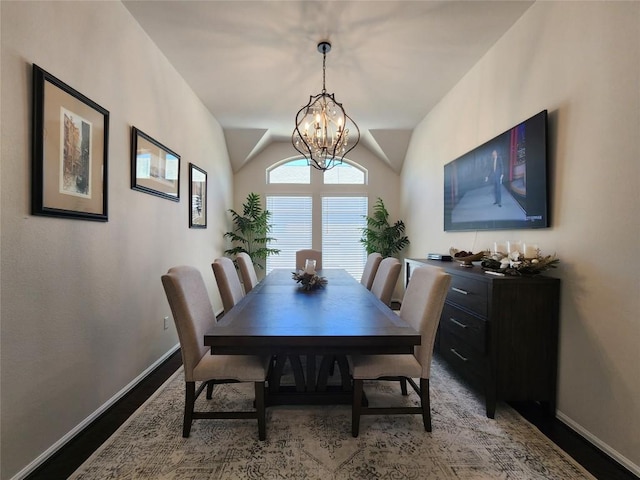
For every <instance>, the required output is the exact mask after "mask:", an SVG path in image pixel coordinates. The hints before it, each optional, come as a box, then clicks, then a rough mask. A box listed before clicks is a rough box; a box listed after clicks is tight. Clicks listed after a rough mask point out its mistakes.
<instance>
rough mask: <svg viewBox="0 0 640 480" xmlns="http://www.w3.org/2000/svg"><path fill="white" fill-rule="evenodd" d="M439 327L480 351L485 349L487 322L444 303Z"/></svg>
mask: <svg viewBox="0 0 640 480" xmlns="http://www.w3.org/2000/svg"><path fill="white" fill-rule="evenodd" d="M440 328H441V329H443V330H446V331H447V332H449V333H451V334H452V335H454V336H456V337H458V338H460V339H461V340H462V341H463V342H464V343H467V344H469V345H471V346H472V347H473V348H474V349H476V350H477V351H478V352H480V353H485V352H486V351H487V345H486V338H487V333H486V332H487V322H486V321H485V320H483V319H481V318H478V317H476V316H475V315H471V314H470V313H467V312H465V311H463V310H460V309H459V308H457V307H455V306H453V305H450V304H448V303H446V304H445V305H444V308H443V309H442V317H441V318H440Z"/></svg>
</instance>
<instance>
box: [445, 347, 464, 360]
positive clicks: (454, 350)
mask: <svg viewBox="0 0 640 480" xmlns="http://www.w3.org/2000/svg"><path fill="white" fill-rule="evenodd" d="M449 350H451V353H453V354H454V355H455V356H456V357H458V358H459V359H460V360H462V361H463V362H467V361H469V359H468V358H467V357H464V356H462V355H460V354H459V353H458V352H456V349H455V348H450V349H449Z"/></svg>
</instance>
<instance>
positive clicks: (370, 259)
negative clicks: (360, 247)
mask: <svg viewBox="0 0 640 480" xmlns="http://www.w3.org/2000/svg"><path fill="white" fill-rule="evenodd" d="M381 261H382V255H380V254H379V253H378V252H374V253H370V254H369V256H367V263H365V264H364V271H363V272H362V277H361V278H360V283H361V284H362V285H364V286H365V287H367V288H368V289H369V290H371V286H372V285H373V279H374V278H375V277H376V272H377V271H378V267H379V266H380V262H381Z"/></svg>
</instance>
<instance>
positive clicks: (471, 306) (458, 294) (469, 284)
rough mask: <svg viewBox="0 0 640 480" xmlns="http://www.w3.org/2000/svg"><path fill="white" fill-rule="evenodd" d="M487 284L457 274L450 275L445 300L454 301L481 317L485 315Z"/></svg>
mask: <svg viewBox="0 0 640 480" xmlns="http://www.w3.org/2000/svg"><path fill="white" fill-rule="evenodd" d="M487 295H488V294H487V284H486V283H485V282H482V281H480V280H475V279H473V278H467V277H463V276H459V275H452V276H451V286H450V287H449V293H448V294H447V301H448V302H450V303H455V304H456V305H459V306H461V307H463V308H466V309H467V310H470V311H472V312H474V313H477V314H478V315H480V316H481V317H486V316H487Z"/></svg>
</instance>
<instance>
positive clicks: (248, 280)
mask: <svg viewBox="0 0 640 480" xmlns="http://www.w3.org/2000/svg"><path fill="white" fill-rule="evenodd" d="M236 261H237V262H238V269H239V270H240V276H241V277H242V285H243V286H244V293H245V294H247V293H249V292H250V291H251V290H253V287H255V286H256V285H257V284H258V276H257V275H256V268H255V267H254V266H253V260H251V257H250V256H249V254H248V253H245V252H240V253H239V254H238V255H236Z"/></svg>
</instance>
